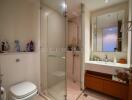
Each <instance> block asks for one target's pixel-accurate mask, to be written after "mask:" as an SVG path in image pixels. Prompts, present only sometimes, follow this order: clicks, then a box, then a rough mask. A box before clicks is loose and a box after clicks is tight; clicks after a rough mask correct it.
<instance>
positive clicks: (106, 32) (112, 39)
mask: <svg viewBox="0 0 132 100" xmlns="http://www.w3.org/2000/svg"><path fill="white" fill-rule="evenodd" d="M96 13H97V12H96ZM126 21H127V12H126V11H125V10H119V11H113V12H105V13H103V14H99V15H95V14H94V15H93V16H92V18H91V22H92V23H91V24H92V44H93V51H94V52H126V51H127V40H128V39H127V38H128V37H127V34H126V33H125V24H124V23H125V22H126Z"/></svg>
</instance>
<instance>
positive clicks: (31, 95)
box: [11, 91, 38, 100]
mask: <svg viewBox="0 0 132 100" xmlns="http://www.w3.org/2000/svg"><path fill="white" fill-rule="evenodd" d="M37 92H38V91H35V92H34V93H32V94H30V95H28V96H26V97H24V98H18V97H11V98H12V100H27V99H28V98H31V97H33V96H35V95H36V94H37Z"/></svg>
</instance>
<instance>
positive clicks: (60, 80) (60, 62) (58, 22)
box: [41, 0, 66, 100]
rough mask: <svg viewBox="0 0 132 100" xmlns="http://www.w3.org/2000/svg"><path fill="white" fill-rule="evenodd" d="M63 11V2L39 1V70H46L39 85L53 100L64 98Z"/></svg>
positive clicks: (64, 6)
mask: <svg viewBox="0 0 132 100" xmlns="http://www.w3.org/2000/svg"><path fill="white" fill-rule="evenodd" d="M65 9H66V4H65V0H41V58H42V59H41V66H42V68H41V69H42V70H46V71H41V73H43V72H46V75H44V74H43V76H44V77H45V76H46V78H45V79H46V80H45V81H46V83H45V82H44V81H43V82H42V83H41V84H46V85H45V86H43V87H44V89H46V92H47V93H46V94H47V95H48V96H50V97H51V98H52V99H55V100H65V98H66V60H65V46H66V40H65V38H66V36H65V35H66V32H65V22H66V21H65V16H64V14H65ZM45 48H46V49H45ZM44 50H45V51H46V52H44ZM44 56H45V58H46V59H45V61H46V62H44V60H43V59H44ZM44 63H45V64H44ZM44 66H46V68H45V67H44Z"/></svg>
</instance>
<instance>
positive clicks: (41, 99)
mask: <svg viewBox="0 0 132 100" xmlns="http://www.w3.org/2000/svg"><path fill="white" fill-rule="evenodd" d="M33 100H45V99H44V98H42V97H41V96H36V97H35V98H34V99H33Z"/></svg>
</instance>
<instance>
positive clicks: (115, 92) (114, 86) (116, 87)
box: [103, 80, 128, 100]
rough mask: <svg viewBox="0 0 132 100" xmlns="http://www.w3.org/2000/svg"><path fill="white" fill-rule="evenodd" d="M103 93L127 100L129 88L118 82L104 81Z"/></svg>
mask: <svg viewBox="0 0 132 100" xmlns="http://www.w3.org/2000/svg"><path fill="white" fill-rule="evenodd" d="M103 92H104V93H106V94H108V95H112V96H114V97H117V98H120V99H122V100H127V94H128V86H127V85H124V84H120V83H117V82H113V81H108V80H104V81H103Z"/></svg>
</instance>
